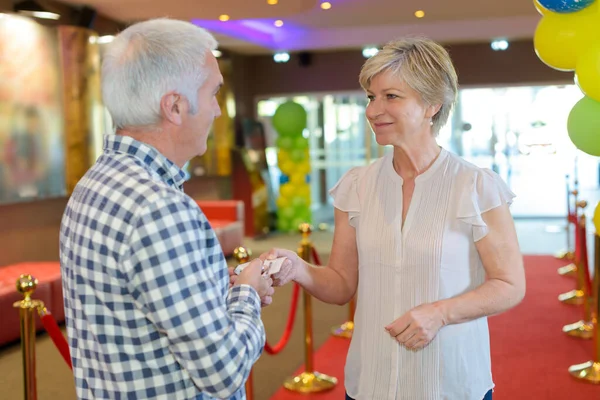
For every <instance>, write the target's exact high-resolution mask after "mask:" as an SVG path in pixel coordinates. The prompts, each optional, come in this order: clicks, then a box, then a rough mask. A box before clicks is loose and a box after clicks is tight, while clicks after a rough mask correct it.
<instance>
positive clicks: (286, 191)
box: [279, 183, 297, 199]
mask: <svg viewBox="0 0 600 400" xmlns="http://www.w3.org/2000/svg"><path fill="white" fill-rule="evenodd" d="M279 193H280V194H281V196H283V197H287V198H289V199H291V198H292V197H294V196H295V195H296V193H297V189H296V188H295V187H294V185H292V184H291V183H284V184H283V185H281V186H279Z"/></svg>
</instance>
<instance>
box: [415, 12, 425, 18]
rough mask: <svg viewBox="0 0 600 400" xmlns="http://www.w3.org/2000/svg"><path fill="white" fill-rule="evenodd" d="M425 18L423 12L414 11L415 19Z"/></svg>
mask: <svg viewBox="0 0 600 400" xmlns="http://www.w3.org/2000/svg"><path fill="white" fill-rule="evenodd" d="M424 16H425V11H423V10H417V11H415V17H417V18H423V17H424Z"/></svg>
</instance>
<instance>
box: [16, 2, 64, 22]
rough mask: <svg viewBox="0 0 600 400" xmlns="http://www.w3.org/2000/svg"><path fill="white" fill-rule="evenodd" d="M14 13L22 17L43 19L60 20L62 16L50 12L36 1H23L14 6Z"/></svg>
mask: <svg viewBox="0 0 600 400" xmlns="http://www.w3.org/2000/svg"><path fill="white" fill-rule="evenodd" d="M13 9H14V11H15V12H17V13H18V14H21V15H26V16H28V17H34V18H41V19H54V20H57V19H60V14H57V13H54V12H50V11H48V10H47V9H46V8H44V7H42V6H41V5H40V4H39V3H37V2H36V1H31V0H27V1H21V2H19V3H17V4H15V5H14V7H13Z"/></svg>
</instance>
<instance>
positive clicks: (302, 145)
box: [294, 136, 308, 150]
mask: <svg viewBox="0 0 600 400" xmlns="http://www.w3.org/2000/svg"><path fill="white" fill-rule="evenodd" d="M294 145H295V146H294V147H295V148H297V149H300V150H304V149H306V148H308V140H307V139H305V138H303V137H302V136H300V137H297V138H296V139H294Z"/></svg>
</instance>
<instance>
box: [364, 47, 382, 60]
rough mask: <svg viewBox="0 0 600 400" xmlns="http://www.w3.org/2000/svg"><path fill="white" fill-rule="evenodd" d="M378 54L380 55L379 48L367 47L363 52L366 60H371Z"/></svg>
mask: <svg viewBox="0 0 600 400" xmlns="http://www.w3.org/2000/svg"><path fill="white" fill-rule="evenodd" d="M377 53H379V49H378V48H377V47H365V48H364V49H363V51H362V55H363V57H364V58H371V57H373V56H374V55H375V54H377Z"/></svg>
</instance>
